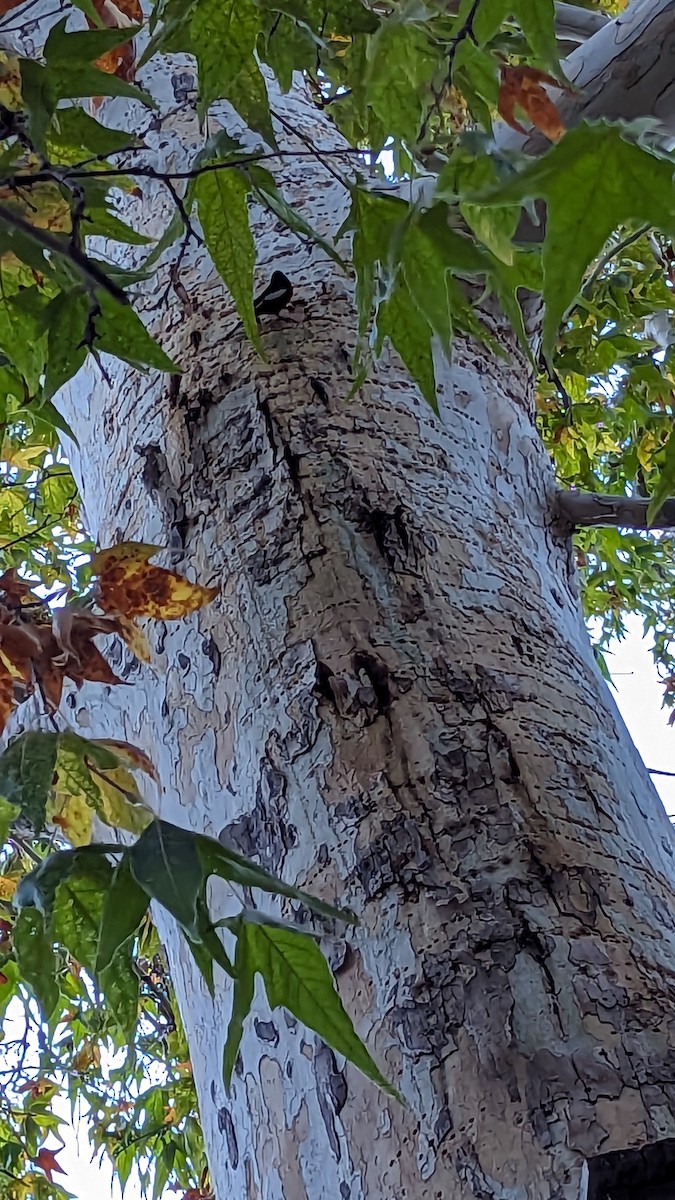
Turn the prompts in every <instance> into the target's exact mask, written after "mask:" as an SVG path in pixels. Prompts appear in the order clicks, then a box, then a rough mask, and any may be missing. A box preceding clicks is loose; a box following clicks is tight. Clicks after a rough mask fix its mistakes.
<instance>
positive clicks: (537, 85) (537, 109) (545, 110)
mask: <svg viewBox="0 0 675 1200" xmlns="http://www.w3.org/2000/svg"><path fill="white" fill-rule="evenodd" d="M545 84H546V85H548V86H549V87H553V88H557V89H558V90H559V91H569V88H565V86H564V85H563V84H561V83H560V82H559V80H557V79H554V78H553V76H552V75H547V74H546V72H545V71H538V70H536V68H535V67H528V66H518V67H502V79H501V85H500V88H499V105H498V107H499V115H500V117H502V118H503V120H504V121H506V123H507V125H510V126H511V128H512V129H517V130H518V132H519V133H527V130H526V129H524V128H523V126H522V125H521V124H520V122H519V121H517V120H516V118H515V116H514V112H513V110H514V108H515V106H516V105H519V106H520V108H522V110H523V112H525V113H527V115H528V117H529V118H530V120H531V122H532V124H533V125H534V126H535V127H536V128H537V129H540V130H541V132H542V133H545V134H546V136H547V138H549V139H550V140H551V141H552V142H557V141H558V140H559V138H561V137H562V136H563V134H564V132H565V126H564V124H563V122H562V118H561V116H560V113H559V112H558V109H557V108H556V106H555V104H554V102H553V100H551V98H550V96H549V95H548V93H547V92H546V90H545V87H544V85H545Z"/></svg>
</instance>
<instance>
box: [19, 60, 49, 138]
mask: <svg viewBox="0 0 675 1200" xmlns="http://www.w3.org/2000/svg"><path fill="white" fill-rule="evenodd" d="M19 70H20V72H21V96H22V100H23V103H24V105H25V108H26V112H27V114H28V135H29V137H30V140H31V142H32V144H33V146H34V147H35V149H36V150H38V151H40V152H42V153H44V151H45V149H46V136H47V130H48V129H49V126H50V124H51V121H52V117H53V115H54V110H55V108H56V104H57V101H58V93H57V90H56V86H55V83H54V80H53V78H52V76H51V74H50V72H49V71H48V70H47V68H46V67H44V66H43V65H42V63H38V62H35V61H34V60H33V59H31V58H20V59H19Z"/></svg>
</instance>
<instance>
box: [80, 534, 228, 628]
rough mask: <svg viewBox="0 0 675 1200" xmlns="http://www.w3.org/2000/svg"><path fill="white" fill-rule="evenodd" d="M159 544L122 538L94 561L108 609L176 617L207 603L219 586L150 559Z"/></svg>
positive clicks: (101, 600)
mask: <svg viewBox="0 0 675 1200" xmlns="http://www.w3.org/2000/svg"><path fill="white" fill-rule="evenodd" d="M159 550H160V547H158V546H147V545H144V544H142V543H134V542H121V543H120V545H118V546H111V547H110V548H109V549H108V550H102V551H101V552H100V553H99V554H97V555H96V557H95V558H94V560H93V562H92V568H93V570H94V572H95V573H96V574H97V575H98V586H97V601H98V604H99V607H100V608H102V609H103V611H104V612H106V613H114V614H121V615H122V616H125V617H155V618H156V619H158V620H162V621H176V620H178V619H179V618H180V617H184V616H187V614H188V613H191V612H195V611H196V610H197V609H198V608H202V607H203V606H204V605H205V604H208V603H209V602H210V601H211V600H213V599H214V597H215V596H216V595H217V594H218V588H214V587H206V586H204V585H202V584H199V583H190V582H189V581H188V580H187V579H184V578H183V577H182V576H181V575H176V574H174V572H173V571H166V570H164V568H163V567H156V566H154V565H153V564H151V563H150V562H149V561H148V560H149V559H150V557H151V556H152V555H153V554H158V553H159Z"/></svg>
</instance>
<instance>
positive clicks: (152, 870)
mask: <svg viewBox="0 0 675 1200" xmlns="http://www.w3.org/2000/svg"><path fill="white" fill-rule="evenodd" d="M127 855H128V861H129V866H130V868H131V873H132V875H133V877H134V879H135V881H136V883H137V884H138V885H139V887H141V888H143V890H144V891H145V892H146V893H147V895H148V896H149V897H150V898H151V899H153V900H157V901H158V902H159V903H160V904H161V905H163V907H164V908H166V909H167V910H168V911H169V912H170V913H171V915H172V916H173V917H175V919H176V921H178V924H179V925H180V926H181V927H182V928H183V929H184V930H185V931H186V933H188V934H190V935H192V937H193V939H194V940H199V916H198V910H197V902H198V899H199V898H200V896H201V894H202V892H203V890H204V885H205V879H206V877H205V874H204V870H203V868H202V864H201V862H200V860H199V855H198V853H197V844H196V836H195V835H194V834H191V833H190V832H189V831H188V830H184V829H179V828H178V827H177V826H176V825H170V824H169V823H168V822H167V821H160V820H155V821H153V822H152V824H151V825H149V826H148V828H147V829H146V830H145V833H143V834H141V836H140V837H139V839H138V841H137V842H135V844H134V845H133V846H132V847H131V848H130V849H129V850H128V851H127Z"/></svg>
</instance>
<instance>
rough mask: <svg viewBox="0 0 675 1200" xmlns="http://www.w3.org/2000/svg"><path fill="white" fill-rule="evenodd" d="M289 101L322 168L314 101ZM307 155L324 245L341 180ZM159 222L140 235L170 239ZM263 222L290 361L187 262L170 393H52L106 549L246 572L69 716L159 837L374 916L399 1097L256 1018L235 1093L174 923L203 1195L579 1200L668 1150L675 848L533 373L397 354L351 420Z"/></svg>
mask: <svg viewBox="0 0 675 1200" xmlns="http://www.w3.org/2000/svg"><path fill="white" fill-rule="evenodd" d="M169 78H170V77H169V73H168V72H167V73H166V75H165V81H164V86H165V88H166V82H168V81H169ZM158 86H159V84H158ZM115 108H116V102H114V103H113V104H111V105H110V115H111V118H113V117H114V116H115V115H116V114H115ZM275 108H276V109H277V110H281V111H283V112H284V113H285V116H286V118H287V119H288V120H289V121H291V122H292V126H293V128H294V129H295V130H296V131H297V132H298V135H299V136H304V137H307V138H309V139H310V140H311V144H312V145H317V144H318V145H319V146H320V147H321V146H323V147H324V148H329V149H334V148H335V146H336V144H337V142H336V135H335V134H334V132H333V131H332V130H331V128H330V127H329V126H328V125H327V123H324V121H323V119H322V118H321V116H320V115H319V114H318V113H317V112H316V111H315V110H314V109H313V108H312V107H311V106H310V105H309V103H308V102H307V100H306V99H305V97H304V96H303V95H302V93H301V92H299V91H298V92H294V93H293V94H292V95H291V96H290V97H286V98H280V99H278V100H277V101H275ZM154 136H155V143H156V146H157V162H158V164H159V165H165V164H167V163H170V164H180V162H181V156H182V155H183V154H184V150H183V149H182V147H183V146H185V145H186V144H187V145H189V144H192V145H193V146H194V144H195V143H196V142H197V141H198V137H199V135H198V128H197V124H196V119H195V118H194V115H193V114H192V113H191V112H189V111H188V110H187V109H185V108H184V109H183V110H182V111H181V112H180V113H179V115H178V116H176V105H175V102H174V100H173V97H172V96H168V97H166V108H165V110H164V119H163V121H162V122H161V125H160V126H159V132H156V133H155V135H154ZM295 144H296V145H297V143H295ZM289 161H290V164H291V165H289V166H287V167H286V168H285V177H284V184H285V187H286V191H287V194H288V195H289V197H290V198H291V199H292V200H294V202H295V203H296V204H298V206H301V207H302V208H303V209H304V211H305V212H306V213H307V214H308V215H309V216H310V217H311V219H312V220H313V221H314V223H315V224H316V225H318V226H319V227H320V228H321V229H322V232H325V233H330V232H332V231H335V230H336V229H337V228H339V225H340V223H341V220H342V219H343V216H344V208H345V193H344V191H343V189H341V188H340V187H339V185H337V184H336V182H335V179H334V178H333V176H332V175H331V174H330V172H329V171H328V170H327V169H325V168H324V167H322V166H321V164H317V163H314V164H313V165H311V166H310V165H308V160H307V159H300V160H295V161H294V160H292V159H291V160H289ZM167 203H168V202H167V201H166V200H164V202H163V205H162V204H160V202H159V194H158V193H157V192H156V191H153V190H152V188H148V189H147V190H146V189H145V187H144V194H143V195H142V196H141V197H137V198H135V199H133V200H131V201H130V202H129V204H130V207H129V209H128V210H127V214H126V215H128V216H129V217H131V218H133V216H134V214H135V215H136V216H137V218H138V223H139V225H141V226H142V227H144V228H145V229H146V230H150V231H153V230H154V231H155V232H157V231H158V229H159V226H160V224H161V221H162V220H163V219H165V218H166V215H167V211H168V210H167ZM255 224H256V232H257V233H258V235H259V246H260V254H259V261H260V263H261V279H262V281H263V282H266V280H267V279H268V278H269V274H270V272H271V270H272V269H273V268H274V267H277V266H278V267H281V268H282V269H283V270H284V271H285V272H286V273H287V275H289V277H290V278H291V279H292V280H293V282H294V284H295V297H296V299H295V304H294V307H293V311H292V313H291V315H290V316H289V317H286V318H284V317H281V318H269V317H267V318H264V325H263V341H264V345H265V351H266V355H267V361H266V362H261V361H260V360H259V358H258V357H257V356H256V354H255V352H254V351H253V350H252V349H251V348H250V346H248V345H247V343H246V342H245V340H244V337H243V335H242V332H241V329H240V326H239V322H238V320H237V318H236V316H235V314H234V311H233V305H232V302H231V300H230V298H229V296H228V295H227V294H226V293H225V291H224V289H223V287H222V285H221V284H220V282H219V280H218V278H217V277H216V275H215V273H214V271H213V268H212V267H211V266H210V264H209V263H208V261H207V258H206V256H205V254H204V253H203V251H202V250H201V248H196V247H195V246H194V243H193V244H191V245H190V246H189V248H188V251H187V253H186V255H185V256H184V258H183V261H182V263H181V266H180V272H179V279H180V284H181V285H182V286H178V287H172V286H171V278H172V277H171V274H170V271H169V268H168V267H167V268H166V269H165V270H164V271H163V272H160V276H159V280H158V282H157V285H156V289H155V298H154V299H153V297H151V296H150V295H148V296H147V297H146V300H145V308H146V312H147V314H148V316H149V318H150V319H151V320H154V321H155V323H156V326H157V328H159V332H160V334H161V337H162V342H163V345H164V348H165V349H166V350H167V352H168V353H170V354H171V355H173V356H174V358H176V359H177V360H178V361H180V362H182V363H183V364H184V367H185V374H184V375H183V377H182V378H181V379H180V381H174V382H173V383H172V384H171V385H169V383H168V381H167V380H166V379H165V378H163V379H158V378H156V377H155V376H152V377H151V378H141V377H139V375H138V374H137V373H135V372H133V371H131V370H128V369H125V368H124V367H122V366H120V365H119V364H109V363H107V364H106V368H107V369H108V370H109V371H110V372H111V382H110V383H108V382H106V381H105V380H104V379H103V378H102V376H101V373H100V372H99V371H98V369H97V368H96V366H95V365H93V364H92V365H91V366H90V367H89V368H88V369H86V370H85V371H83V372H82V373H81V374H80V376H79V377H78V380H77V382H76V384H75V385H74V386H72V387H71V388H70V389H68V392H67V394H66V395H64V396H63V397H62V405H61V406H62V408H63V410H64V412H65V415H66V417H67V419H68V420H69V421H70V422H71V424H72V426H73V428H74V430H75V432H76V434H77V436H78V439H79V442H80V447H81V450H80V453H79V457H77V456H75V455H74V457H76V458H77V461H76V468H77V470H78V472H79V475H80V478H81V481H82V489H83V493H84V499H85V507H86V512H87V517H88V521H89V524H90V528H91V529H92V530H93V531H94V532H95V533H96V534H97V535H98V537H99V538H100V541H101V544H103V545H108V544H110V543H113V542H115V541H117V540H118V539H121V538H135V539H139V540H142V541H145V542H153V543H157V544H168V545H170V546H172V547H173V548H175V549H179V550H181V551H183V552H184V556H185V557H184V565H185V567H186V569H187V572H188V573H193V575H194V577H196V578H198V579H199V580H200V581H202V582H214V581H218V582H220V583H221V584H222V593H221V597H220V599H219V600H218V601H216V602H215V603H214V604H213V605H212V606H211V607H210V608H207V609H206V610H204V611H203V612H202V613H200V614H199V615H198V616H195V617H194V618H192V619H191V620H190V621H187V622H178V623H175V624H171V625H166V626H165V627H163V626H161V625H160V626H159V627H158V628H159V631H160V632H159V633H158V635H157V639H156V642H157V656H158V660H159V662H160V664H161V668H162V671H161V673H159V674H153V673H152V672H151V671H150V670H146V669H144V668H141V667H139V665H138V664H136V663H133V664H132V663H130V662H128V661H127V659H126V657H125V652H123V651H121V650H119V651H118V653H119V659H118V664H117V665H118V667H121V670H122V672H123V673H125V675H126V678H127V679H128V682H129V683H130V684H132V685H133V686H132V687H130V688H129V689H103V692H105V693H106V694H105V696H104V698H103V699H101V696H102V690H101V689H93V688H88V687H87V688H85V689H83V691H82V692H81V693H80V694H79V695H77V696H76V697H75V698H74V702H73V710H74V711H73V714H72V717H73V720H74V721H75V722H76V723H77V724H78V725H79V726H80V727H81V728H82V729H83V730H88V731H90V732H91V733H92V734H99V735H100V734H103V733H105V735H106V736H123V737H126V738H128V739H129V740H131V741H133V742H136V743H137V744H139V745H141V746H143V747H144V748H145V749H146V750H147V751H148V752H149V753H150V754H151V756H152V757H153V759H154V761H155V763H156V765H157V767H158V769H159V771H160V775H161V779H162V784H163V789H164V790H163V794H162V797H161V812H162V815H163V816H165V817H166V818H167V819H169V820H171V821H174V822H175V823H177V824H183V825H187V826H189V827H190V828H192V829H195V830H199V831H206V832H208V833H210V834H212V835H214V836H217V837H221V838H223V839H224V840H226V841H228V842H229V843H230V844H233V845H234V846H236V847H238V848H240V849H241V850H242V851H244V852H245V853H247V854H251V855H253V856H256V857H257V858H258V859H259V860H260V861H261V862H262V863H264V865H265V866H267V867H269V868H271V869H273V870H274V871H276V872H278V873H279V874H281V875H282V876H283V877H284V878H285V879H286V880H288V881H290V882H292V883H297V884H300V885H302V886H303V887H305V888H307V889H309V890H313V891H315V892H316V893H317V894H319V895H321V896H323V897H325V898H326V899H328V900H330V901H338V902H339V903H342V904H346V905H348V906H349V907H351V908H353V909H355V910H356V911H358V913H359V914H360V916H361V926H360V927H359V929H358V930H357V931H356V933H355V934H354V935H351V934H350V935H349V937H348V938H346V940H344V941H343V940H341V939H339V938H335V939H334V941H333V942H332V943H331V944H330V947H329V949H330V952H331V959H332V962H333V965H334V967H335V969H336V973H337V979H338V984H339V987H340V991H341V994H342V996H343V999H344V1001H345V1004H346V1005H347V1007H348V1009H349V1011H350V1012H351V1014H352V1016H353V1017H354V1019H355V1022H356V1024H357V1027H358V1029H359V1032H360V1033H361V1035H362V1036H363V1037H364V1039H365V1040H366V1041H367V1043H368V1045H369V1048H370V1049H371V1051H372V1052H373V1054H374V1055H375V1056H376V1058H377V1059H378V1060H379V1062H380V1063H381V1064H382V1066H383V1068H384V1070H385V1071H386V1072H387V1073H388V1074H389V1076H390V1077H391V1078H392V1079H393V1081H394V1082H395V1083H396V1084H397V1085H398V1086H399V1087H400V1089H401V1091H402V1092H403V1094H404V1096H405V1098H406V1101H407V1107H403V1106H400V1105H398V1104H397V1103H396V1102H395V1101H393V1100H391V1099H390V1098H388V1097H387V1096H385V1095H383V1094H381V1093H379V1092H378V1091H377V1090H376V1088H375V1087H374V1086H373V1085H371V1084H370V1083H368V1082H366V1081H364V1080H363V1079H362V1078H361V1077H360V1076H359V1075H358V1074H357V1073H356V1072H355V1071H353V1070H351V1069H349V1068H347V1069H346V1070H345V1069H343V1067H342V1065H341V1064H340V1063H338V1062H336V1060H335V1057H334V1056H333V1054H332V1053H331V1052H330V1051H329V1050H327V1049H326V1048H325V1047H324V1046H323V1045H321V1044H319V1043H318V1042H317V1039H316V1038H315V1037H314V1036H313V1035H309V1034H308V1033H307V1031H305V1030H304V1029H303V1028H302V1027H300V1026H298V1024H297V1023H296V1022H295V1021H293V1020H291V1019H290V1018H289V1017H288V1016H287V1015H285V1014H284V1013H283V1012H278V1011H277V1012H274V1013H273V1014H271V1015H270V1014H269V1012H267V1011H266V1010H265V1008H264V1005H263V1003H262V1002H260V1003H259V1004H258V1006H257V1008H256V1010H255V1014H254V1017H253V1018H252V1020H251V1021H250V1024H249V1025H248V1028H247V1033H246V1035H245V1038H244V1042H243V1045H242V1052H241V1055H240V1060H239V1064H238V1069H237V1071H236V1076H235V1080H234V1083H233V1086H232V1091H231V1094H230V1095H226V1094H225V1092H224V1088H223V1084H222V1079H221V1055H222V1046H223V1041H224V1033H225V1027H226V1023H227V1019H228V1016H229V1008H230V991H229V987H228V984H227V982H226V980H225V979H224V977H222V976H219V978H218V984H217V993H216V1000H215V1002H212V1001H211V1000H210V998H209V997H208V995H207V994H206V992H205V990H204V988H203V986H202V983H201V980H200V978H199V976H198V974H197V973H196V971H195V968H194V964H193V962H192V960H191V958H190V956H189V954H188V953H187V952H186V949H185V947H184V945H183V943H182V941H181V939H180V937H179V936H178V934H177V933H176V932H175V930H174V929H173V928H171V927H167V928H166V929H165V930H164V933H165V935H166V942H167V947H168V954H169V959H170V963H171V969H172V973H173V976H174V980H175V983H176V987H177V991H178V995H179V1000H180V1004H181V1011H182V1015H183V1019H184V1022H185V1025H186V1028H187V1031H188V1035H189V1040H190V1046H191V1058H192V1063H193V1067H194V1071H195V1076H196V1080H197V1085H198V1090H199V1096H200V1104H201V1115H202V1120H203V1125H204V1132H205V1137H206V1143H207V1148H208V1150H209V1154H210V1161H211V1166H212V1170H213V1176H214V1180H215V1187H216V1194H217V1196H218V1198H219V1200H226V1198H227V1200H229V1198H230V1197H236V1198H237V1200H239V1198H240V1197H246V1198H247V1200H324V1198H330V1200H337V1198H339V1200H393V1198H396V1200H441V1198H442V1200H469V1198H475V1197H481V1198H489V1200H498V1198H499V1200H553V1198H554V1197H555V1198H565V1200H580V1198H581V1197H584V1196H586V1188H587V1168H586V1160H587V1159H588V1158H590V1157H591V1156H594V1155H597V1154H599V1153H603V1154H604V1153H605V1152H607V1151H610V1150H617V1149H622V1148H628V1147H636V1146H642V1145H644V1144H645V1143H648V1142H654V1141H658V1140H659V1139H665V1138H670V1137H675V1016H674V1007H673V1005H674V1001H675V987H674V980H675V975H674V971H675V934H674V923H673V906H672V900H673V886H672V881H673V866H672V864H673V843H672V837H671V830H670V826H669V822H668V821H667V819H666V816H665V813H664V812H663V809H662V807H661V805H660V803H659V800H658V798H657V796H656V793H655V792H654V789H653V788H652V785H651V783H650V781H649V779H648V777H647V775H646V772H645V770H644V768H643V767H642V764H641V763H640V761H639V758H638V755H637V752H636V751H635V749H634V748H633V746H632V744H631V742H630V740H629V738H628V736H627V733H626V731H625V729H624V727H623V725H622V723H621V720H620V718H619V716H618V715H617V712H616V709H615V706H614V704H613V701H612V700H611V698H610V696H609V693H608V690H607V688H606V686H605V684H604V682H603V681H602V680H601V678H600V677H599V674H598V671H597V670H596V667H595V664H594V660H593V655H592V651H591V649H590V646H589V642H588V639H587V636H586V632H585V630H584V627H583V622H582V618H581V614H580V608H579V602H578V594H577V582H576V579H575V575H574V567H573V564H572V556H571V551H570V544H569V541H568V539H567V536H566V534H565V531H564V530H563V529H561V528H559V527H558V526H557V525H556V519H555V516H554V505H553V498H554V480H553V476H552V472H551V468H550V464H549V462H548V459H547V456H546V453H545V451H544V449H543V447H542V444H541V441H540V439H539V436H538V434H537V431H536V428H535V425H534V420H533V403H532V400H533V396H532V379H531V374H530V370H529V367H528V364H527V361H526V359H525V358H524V356H523V355H522V354H521V352H520V351H519V350H518V348H517V347H516V345H515V343H514V339H513V337H512V335H511V333H510V331H509V329H508V326H507V324H506V322H505V321H504V320H503V319H502V318H501V316H500V315H499V314H498V313H496V312H493V313H492V314H490V315H489V317H488V319H489V320H490V321H491V324H492V328H493V331H494V333H495V334H496V336H497V337H498V338H499V339H500V341H501V342H502V344H503V346H504V348H505V349H506V350H507V351H508V353H509V359H508V361H506V362H505V361H503V360H501V359H499V360H498V359H496V358H494V357H492V356H491V355H490V353H488V352H487V351H486V350H485V349H484V348H482V347H481V346H479V345H478V344H475V343H469V342H458V344H457V345H456V347H455V361H454V365H453V367H452V370H450V369H445V371H444V373H443V372H442V377H443V383H444V386H443V392H442V395H441V397H440V402H441V419H439V420H437V419H436V418H435V417H434V416H433V414H432V413H431V412H430V410H429V409H428V408H427V406H426V405H425V404H424V403H423V402H422V400H421V399H420V397H419V395H418V394H417V392H416V391H415V389H414V388H413V386H412V385H411V384H410V382H409V380H408V377H407V375H406V373H405V372H404V370H403V369H402V367H401V365H400V363H399V362H398V361H397V360H395V358H394V357H393V356H392V357H390V358H389V359H386V360H385V361H383V362H382V363H381V364H380V367H379V369H378V370H377V372H376V373H375V375H374V376H373V378H372V379H371V381H370V382H369V384H368V386H367V387H366V388H364V389H363V391H362V392H361V393H360V394H359V396H358V397H357V398H356V399H352V400H350V399H349V391H350V385H351V382H350V371H349V361H350V355H351V351H352V345H353V330H354V327H355V319H354V314H353V307H352V295H351V285H350V284H349V281H348V280H346V279H345V278H343V277H342V276H341V275H340V274H339V273H338V272H337V270H336V269H335V267H334V266H333V264H330V263H328V262H326V261H325V260H324V258H323V256H322V254H321V253H320V252H319V251H316V250H314V249H312V248H307V247H306V246H305V245H304V244H301V243H300V242H298V241H297V239H295V238H294V236H293V235H291V234H290V233H288V232H287V231H285V230H281V229H279V228H278V227H276V226H271V225H270V223H269V219H268V218H266V217H265V216H264V214H262V213H261V212H257V213H256V215H255ZM165 286H168V288H169V299H168V304H167V306H165V308H164V309H162V310H161V311H160V309H159V308H158V307H157V297H159V296H161V295H162V293H163V291H164V288H165ZM160 322H161V324H158V323H160ZM120 693H123V694H122V695H120Z"/></svg>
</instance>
